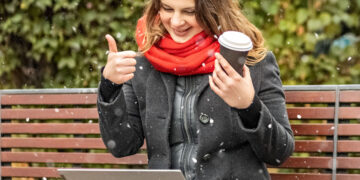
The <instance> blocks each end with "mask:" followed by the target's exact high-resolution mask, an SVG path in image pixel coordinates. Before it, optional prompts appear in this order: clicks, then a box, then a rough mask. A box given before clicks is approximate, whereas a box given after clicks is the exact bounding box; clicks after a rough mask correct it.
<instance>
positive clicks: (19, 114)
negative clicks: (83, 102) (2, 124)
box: [1, 108, 99, 120]
mask: <svg viewBox="0 0 360 180" xmlns="http://www.w3.org/2000/svg"><path fill="white" fill-rule="evenodd" d="M98 117H99V116H98V113H97V109H96V108H52V109H45V108H40V109H2V110H1V119H28V120H32V119H39V120H41V119H45V120H46V119H98Z"/></svg>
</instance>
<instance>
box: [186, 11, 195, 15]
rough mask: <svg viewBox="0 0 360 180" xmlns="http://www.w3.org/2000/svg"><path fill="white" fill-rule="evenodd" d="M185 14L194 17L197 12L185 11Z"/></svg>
mask: <svg viewBox="0 0 360 180" xmlns="http://www.w3.org/2000/svg"><path fill="white" fill-rule="evenodd" d="M185 13H186V14H191V15H193V14H195V11H185Z"/></svg>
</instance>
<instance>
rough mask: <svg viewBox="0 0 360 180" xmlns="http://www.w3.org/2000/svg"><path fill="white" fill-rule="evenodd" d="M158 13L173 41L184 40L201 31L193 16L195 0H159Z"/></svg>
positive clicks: (181, 41) (179, 41) (180, 41)
mask: <svg viewBox="0 0 360 180" xmlns="http://www.w3.org/2000/svg"><path fill="white" fill-rule="evenodd" d="M159 14H160V19H161V22H162V23H163V25H164V27H165V29H166V30H167V31H168V32H169V34H170V36H171V37H172V39H174V41H175V42H178V43H183V42H186V41H187V40H189V39H191V38H192V37H193V36H194V35H196V34H198V33H200V32H201V31H203V29H202V28H201V27H200V25H199V24H198V23H197V21H196V18H195V0H161V8H160V11H159Z"/></svg>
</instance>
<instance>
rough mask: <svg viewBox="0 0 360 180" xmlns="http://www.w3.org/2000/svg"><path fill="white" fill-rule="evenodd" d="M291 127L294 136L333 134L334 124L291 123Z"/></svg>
mask: <svg viewBox="0 0 360 180" xmlns="http://www.w3.org/2000/svg"><path fill="white" fill-rule="evenodd" d="M291 128H292V130H293V132H294V135H295V136H304V135H325V136H330V135H333V134H334V130H335V127H334V124H292V125H291Z"/></svg>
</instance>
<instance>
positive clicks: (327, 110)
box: [287, 107, 334, 119]
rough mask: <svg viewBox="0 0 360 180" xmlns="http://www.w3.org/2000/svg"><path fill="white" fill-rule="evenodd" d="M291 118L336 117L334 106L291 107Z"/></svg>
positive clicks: (288, 109)
mask: <svg viewBox="0 0 360 180" xmlns="http://www.w3.org/2000/svg"><path fill="white" fill-rule="evenodd" d="M287 112H288V115H289V119H334V108H333V107H289V108H287Z"/></svg>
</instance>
